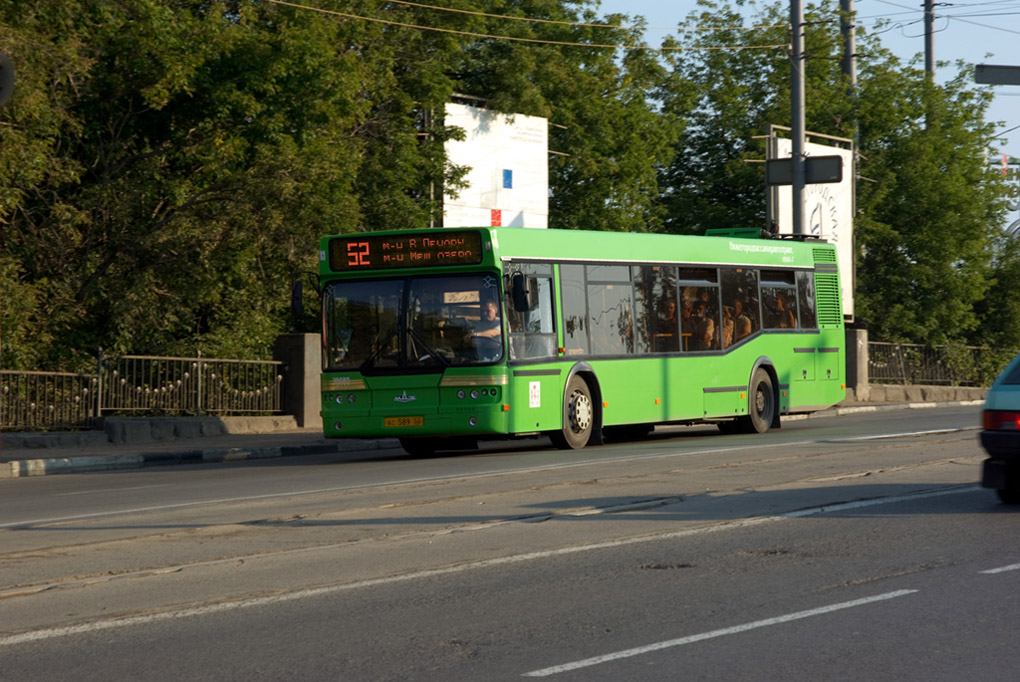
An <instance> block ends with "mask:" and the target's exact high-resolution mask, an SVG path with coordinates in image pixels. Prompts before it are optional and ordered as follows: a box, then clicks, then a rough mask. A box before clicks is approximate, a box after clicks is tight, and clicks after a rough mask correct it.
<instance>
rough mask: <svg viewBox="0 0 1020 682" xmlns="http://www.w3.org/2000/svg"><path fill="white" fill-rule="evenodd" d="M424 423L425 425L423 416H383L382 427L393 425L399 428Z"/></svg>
mask: <svg viewBox="0 0 1020 682" xmlns="http://www.w3.org/2000/svg"><path fill="white" fill-rule="evenodd" d="M424 425H425V418H424V417H384V418H383V427H384V428H387V429H389V428H393V427H397V428H399V427H401V426H424Z"/></svg>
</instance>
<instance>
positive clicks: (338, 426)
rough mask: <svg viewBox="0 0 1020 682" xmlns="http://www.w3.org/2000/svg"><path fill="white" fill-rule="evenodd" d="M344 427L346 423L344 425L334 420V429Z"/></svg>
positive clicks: (337, 429)
mask: <svg viewBox="0 0 1020 682" xmlns="http://www.w3.org/2000/svg"><path fill="white" fill-rule="evenodd" d="M343 427H344V425H343V424H341V423H340V422H333V430H334V431H339V430H340V429H342V428H343Z"/></svg>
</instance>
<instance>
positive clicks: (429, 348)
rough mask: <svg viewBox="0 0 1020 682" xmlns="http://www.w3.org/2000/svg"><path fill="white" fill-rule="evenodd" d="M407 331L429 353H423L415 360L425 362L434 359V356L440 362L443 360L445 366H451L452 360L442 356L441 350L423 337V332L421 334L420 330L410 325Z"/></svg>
mask: <svg viewBox="0 0 1020 682" xmlns="http://www.w3.org/2000/svg"><path fill="white" fill-rule="evenodd" d="M407 333H408V334H410V335H411V338H412V339H413V340H414V341H415V342H416V343H419V344H421V347H422V348H423V349H424V350H425V351H426V353H427V354H426V355H421V356H419V357H417V358H415V360H416V361H418V362H424V361H425V360H430V359H432V358H435V359H437V360H439V362H441V363H442V365H443V366H444V367H449V366H450V361H449V360H447V359H446V358H444V357H443V356H442V355H441V354H440V353H439V351H438V350H436V348H435V346H433V345H432V344H430V343H429V342H428V341H426V340H425V339H423V338H422V337H421V334H419V333H418V332H416V331H415V330H414V329H412V328H410V327H408V328H407Z"/></svg>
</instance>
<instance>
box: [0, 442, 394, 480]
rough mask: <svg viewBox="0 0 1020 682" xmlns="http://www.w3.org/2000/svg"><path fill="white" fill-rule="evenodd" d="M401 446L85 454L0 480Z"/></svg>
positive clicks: (20, 469)
mask: <svg viewBox="0 0 1020 682" xmlns="http://www.w3.org/2000/svg"><path fill="white" fill-rule="evenodd" d="M399 447H400V444H399V443H398V442H397V440H396V439H395V438H385V439H381V440H349V441H348V440H345V441H338V442H337V443H336V444H332V443H330V444H327V445H284V446H279V447H271V448H215V449H209V450H189V451H184V452H147V453H145V454H140V455H83V456H81V457H54V458H48V459H23V460H17V461H14V462H4V463H0V479H3V478H24V477H27V476H46V475H49V474H81V473H88V472H94V471H115V470H120V469H141V468H143V467H148V466H167V465H172V464H222V463H226V462H245V461H248V460H255V459H272V458H276V457H295V456H299V455H321V454H329V453H332V452H358V451H362V450H392V449H397V448H399Z"/></svg>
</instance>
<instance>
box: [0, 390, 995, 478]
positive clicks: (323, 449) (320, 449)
mask: <svg viewBox="0 0 1020 682" xmlns="http://www.w3.org/2000/svg"><path fill="white" fill-rule="evenodd" d="M983 404H984V400H957V401H949V402H944V403H894V404H890V405H856V406H853V407H836V408H830V409H828V410H821V411H818V412H813V413H811V414H796V415H788V416H785V417H783V420H784V421H798V420H801V419H817V418H819V417H833V416H837V417H839V416H845V415H853V414H866V413H871V412H884V411H888V410H919V409H927V408H932V407H972V406H975V405H983ZM399 448H400V443H399V442H398V441H397V439H395V438H383V439H379V440H370V439H364V440H358V439H351V440H340V441H337V442H336V443H335V444H334V443H329V444H325V445H289V446H288V445H284V446H279V447H269V448H215V449H207V450H187V451H169V452H148V453H145V454H139V455H83V456H81V457H59V458H48V459H23V460H17V461H13V462H3V463H0V479H4V478H24V477H27V476H47V475H50V474H80V473H88V472H95V471H115V470H120V469H141V468H144V467H149V466H168V465H173V464H222V463H227V462H245V461H249V460H256V459H272V458H276V457H296V456H300V455H322V454H329V453H333V452H357V451H364V450H392V449H399Z"/></svg>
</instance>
